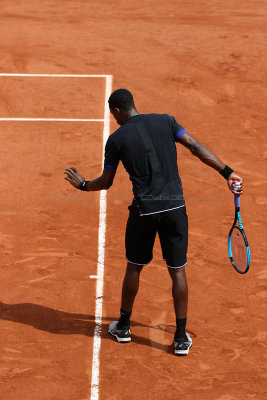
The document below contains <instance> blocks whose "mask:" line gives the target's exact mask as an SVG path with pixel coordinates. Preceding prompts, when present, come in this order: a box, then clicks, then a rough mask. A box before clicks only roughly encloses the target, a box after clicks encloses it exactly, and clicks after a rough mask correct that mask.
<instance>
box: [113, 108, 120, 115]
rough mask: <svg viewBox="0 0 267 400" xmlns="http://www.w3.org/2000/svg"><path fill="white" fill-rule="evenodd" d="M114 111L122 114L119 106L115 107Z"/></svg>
mask: <svg viewBox="0 0 267 400" xmlns="http://www.w3.org/2000/svg"><path fill="white" fill-rule="evenodd" d="M114 111H115V113H116V115H120V113H121V111H120V109H119V108H117V107H115V108H114Z"/></svg>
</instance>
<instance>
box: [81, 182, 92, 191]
mask: <svg viewBox="0 0 267 400" xmlns="http://www.w3.org/2000/svg"><path fill="white" fill-rule="evenodd" d="M88 182H90V181H83V182H81V183H80V186H79V189H80V190H82V191H83V192H87V190H86V185H87V183H88Z"/></svg>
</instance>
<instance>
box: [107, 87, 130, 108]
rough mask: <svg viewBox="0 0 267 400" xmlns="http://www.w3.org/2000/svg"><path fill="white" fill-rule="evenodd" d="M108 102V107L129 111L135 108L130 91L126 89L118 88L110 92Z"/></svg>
mask: <svg viewBox="0 0 267 400" xmlns="http://www.w3.org/2000/svg"><path fill="white" fill-rule="evenodd" d="M108 103H109V106H110V108H118V109H119V110H123V111H130V110H132V109H133V108H135V105H134V99H133V95H132V93H131V92H130V91H129V90H127V89H118V90H115V92H113V93H111V95H110V97H109V99H108Z"/></svg>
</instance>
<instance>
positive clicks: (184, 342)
mask: <svg viewBox="0 0 267 400" xmlns="http://www.w3.org/2000/svg"><path fill="white" fill-rule="evenodd" d="M191 346H192V339H191V336H190V335H189V334H188V333H186V334H185V337H184V338H175V339H174V354H175V355H176V356H186V355H187V354H188V353H189V349H190V347H191Z"/></svg>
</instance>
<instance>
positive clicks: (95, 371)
mask: <svg viewBox="0 0 267 400" xmlns="http://www.w3.org/2000/svg"><path fill="white" fill-rule="evenodd" d="M111 90H112V76H111V75H107V76H106V90H105V109H104V110H105V112H104V128H103V152H102V165H104V146H105V143H106V141H107V139H108V136H109V129H110V128H109V118H110V114H109V107H108V98H109V96H110V95H111ZM106 208H107V197H106V191H105V190H101V192H100V206H99V229H98V260H97V284H96V302H95V324H96V326H95V331H94V343H93V360H92V378H91V400H98V398H99V367H100V347H101V326H102V308H103V285H104V260H105V236H106Z"/></svg>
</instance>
